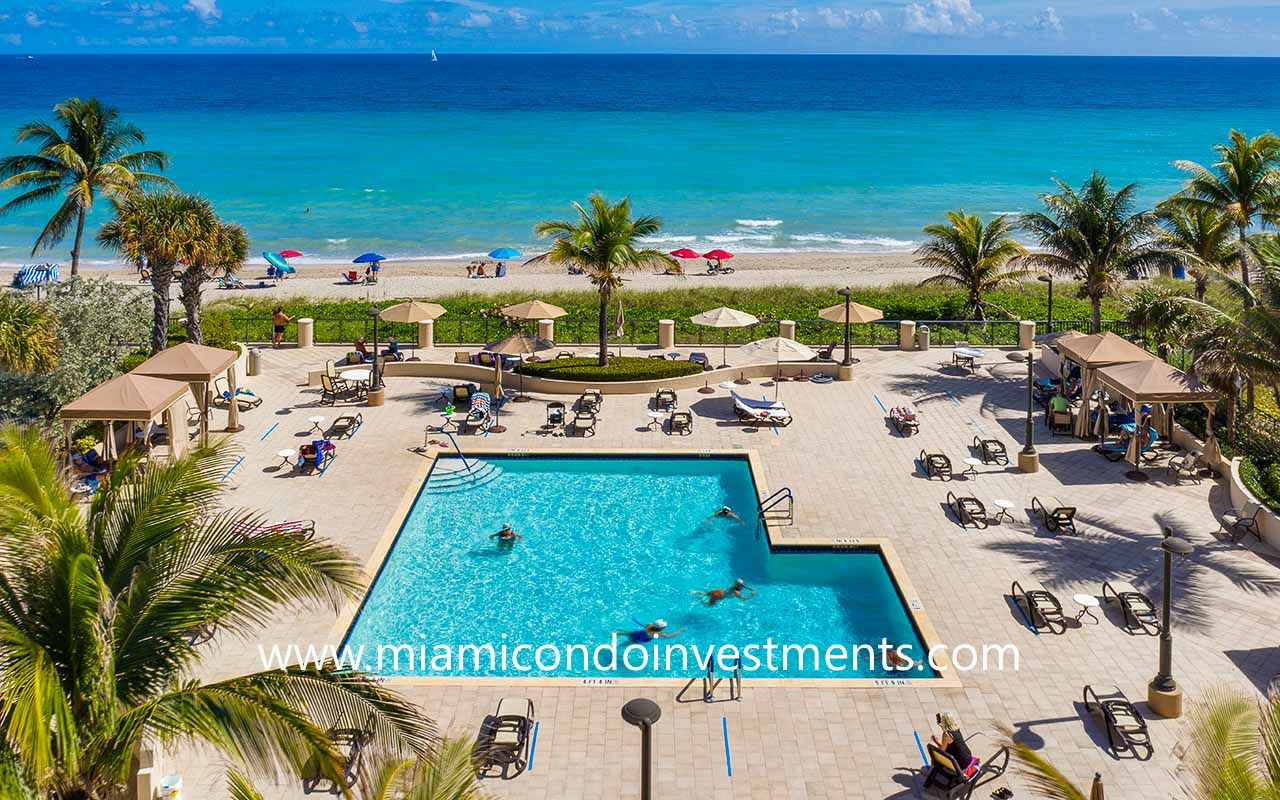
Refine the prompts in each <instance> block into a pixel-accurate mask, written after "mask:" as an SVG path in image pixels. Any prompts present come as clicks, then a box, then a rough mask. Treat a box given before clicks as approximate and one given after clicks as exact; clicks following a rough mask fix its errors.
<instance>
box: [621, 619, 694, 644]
mask: <svg viewBox="0 0 1280 800" xmlns="http://www.w3.org/2000/svg"><path fill="white" fill-rule="evenodd" d="M666 628H667V621H666V620H665V619H655V620H654V621H653V622H650V623H649V624H648V625H645V626H644V627H643V628H640V629H638V630H633V631H614V633H620V634H623V635H625V636H626V637H627V639H629V640H630V641H631V642H632V644H645V643H647V642H652V641H653V640H655V639H674V638H675V637H677V636H679V635H680V634H682V633H684V628H681V629H680V630H678V631H675V632H674V633H667V631H666Z"/></svg>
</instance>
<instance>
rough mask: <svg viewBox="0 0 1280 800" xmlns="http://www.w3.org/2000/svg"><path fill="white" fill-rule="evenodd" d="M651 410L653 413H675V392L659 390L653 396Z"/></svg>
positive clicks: (673, 390) (672, 390)
mask: <svg viewBox="0 0 1280 800" xmlns="http://www.w3.org/2000/svg"><path fill="white" fill-rule="evenodd" d="M659 358H661V356H659ZM653 408H654V410H655V411H675V409H676V390H675V389H659V390H658V391H657V392H656V393H655V394H654V395H653Z"/></svg>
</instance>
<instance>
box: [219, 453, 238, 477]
mask: <svg viewBox="0 0 1280 800" xmlns="http://www.w3.org/2000/svg"><path fill="white" fill-rule="evenodd" d="M243 463H244V456H240V457H239V458H237V459H236V463H234V464H232V465H231V469H229V470H227V471H226V473H225V474H223V476H222V477H221V478H218V482H219V483H221V482H223V481H225V480H226V479H227V478H229V477H230V476H231V473H233V472H235V471H236V467H238V466H240V465H241V464H243Z"/></svg>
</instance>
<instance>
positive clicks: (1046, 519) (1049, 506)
mask: <svg viewBox="0 0 1280 800" xmlns="http://www.w3.org/2000/svg"><path fill="white" fill-rule="evenodd" d="M1031 513H1033V514H1039V515H1040V521H1041V522H1043V523H1044V526H1045V528H1047V529H1048V530H1049V532H1050V533H1057V532H1058V531H1066V532H1067V533H1072V534H1074V533H1078V531H1077V530H1076V507H1075V506H1069V505H1067V504H1066V503H1064V502H1062V501H1061V500H1059V499H1058V498H1056V497H1052V496H1046V497H1045V498H1044V499H1043V500H1041V499H1040V498H1039V497H1033V498H1031Z"/></svg>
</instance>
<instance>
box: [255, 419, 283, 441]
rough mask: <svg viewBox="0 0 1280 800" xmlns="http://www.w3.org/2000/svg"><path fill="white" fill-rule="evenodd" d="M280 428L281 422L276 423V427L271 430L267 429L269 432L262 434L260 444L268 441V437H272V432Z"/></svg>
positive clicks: (273, 426)
mask: <svg viewBox="0 0 1280 800" xmlns="http://www.w3.org/2000/svg"><path fill="white" fill-rule="evenodd" d="M279 427H280V423H279V422H277V423H275V424H274V425H272V426H271V427H270V428H267V432H266V433H264V434H262V437H261V438H260V439H258V441H260V442H264V441H266V440H267V437H268V436H270V435H271V432H272V431H274V430H275V429H276V428H279Z"/></svg>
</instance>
